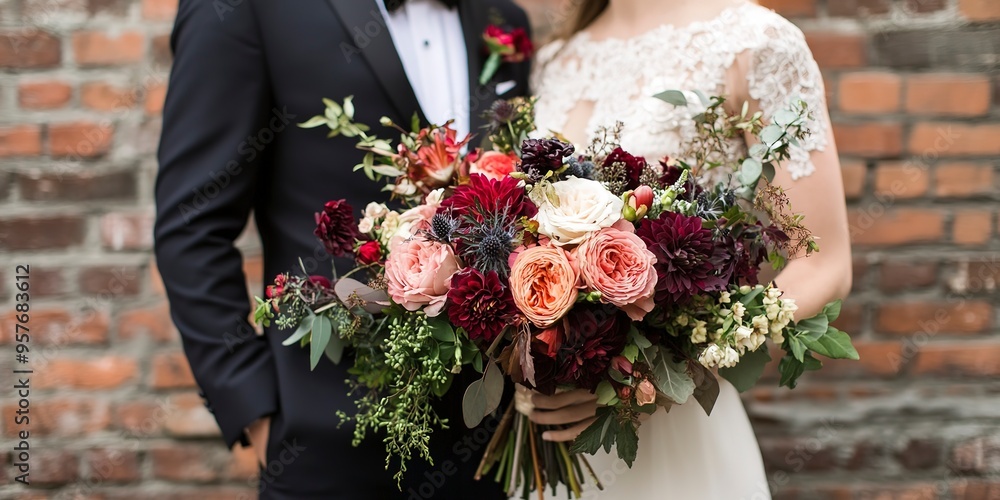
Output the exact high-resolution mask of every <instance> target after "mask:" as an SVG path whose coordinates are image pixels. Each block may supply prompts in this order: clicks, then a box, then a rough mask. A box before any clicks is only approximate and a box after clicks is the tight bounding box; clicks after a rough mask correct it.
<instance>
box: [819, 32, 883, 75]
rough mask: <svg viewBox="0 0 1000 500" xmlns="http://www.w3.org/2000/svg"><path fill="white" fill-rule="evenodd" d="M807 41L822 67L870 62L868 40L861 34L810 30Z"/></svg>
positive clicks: (839, 66) (845, 66)
mask: <svg viewBox="0 0 1000 500" xmlns="http://www.w3.org/2000/svg"><path fill="white" fill-rule="evenodd" d="M806 42H808V43H809V48H810V49H812V53H813V56H814V57H815V58H816V62H818V63H819V65H820V67H822V68H856V67H860V66H864V65H865V64H866V63H867V62H868V56H867V54H866V50H867V48H866V44H867V43H868V41H867V38H865V37H864V36H861V35H850V34H842V33H824V32H809V33H806Z"/></svg>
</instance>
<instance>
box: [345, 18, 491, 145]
mask: <svg viewBox="0 0 1000 500" xmlns="http://www.w3.org/2000/svg"><path fill="white" fill-rule="evenodd" d="M378 1H380V0H327V2H328V3H329V4H330V7H332V8H333V11H334V13H336V14H337V17H339V18H340V22H341V24H343V25H344V30H345V32H346V33H347V36H348V38H349V39H351V40H352V41H353V42H354V43H353V44H352V45H354V46H355V47H357V49H358V50H359V51H360V52H361V54H362V56H364V58H365V60H366V61H367V62H368V66H370V67H371V69H372V72H373V73H374V74H375V78H376V79H377V80H378V82H379V85H381V86H382V88H383V89H385V91H386V93H387V94H388V95H389V100H390V101H392V105H393V107H394V108H395V109H396V111H397V112H398V113H399V117H398V120H400V122H399V123H400V124H401V125H402V126H403V127H404V128H409V123H410V118H411V117H412V116H413V113H417V114H418V115H419V116H420V120H421V122H426V119H425V118H424V113H423V110H421V109H420V102H419V101H418V100H417V95H416V94H415V93H414V92H413V87H412V86H411V84H410V80H409V79H407V77H406V70H405V69H403V62H402V61H401V60H400V59H399V54H398V53H397V52H396V46H395V45H394V44H393V42H392V36H391V35H390V34H389V27H388V25H387V21H386V20H385V19H383V17H382V14H381V11H380V10H379V6H378V4H377V3H376V2H378ZM473 1H476V2H478V1H480V0H473ZM373 23H375V24H377V25H378V28H379V29H378V32H377V33H376V34H375V35H374V36H372V35H370V34H369V33H368V29H367V27H368V26H369V25H372V24H373ZM348 43H350V42H348Z"/></svg>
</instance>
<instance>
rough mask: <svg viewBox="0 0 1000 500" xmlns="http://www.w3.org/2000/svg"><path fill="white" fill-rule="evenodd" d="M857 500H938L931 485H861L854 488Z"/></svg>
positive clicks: (935, 491)
mask: <svg viewBox="0 0 1000 500" xmlns="http://www.w3.org/2000/svg"><path fill="white" fill-rule="evenodd" d="M855 491H856V493H855V494H856V496H855V498H856V499H857V500H938V498H940V497H939V496H938V494H937V490H936V489H935V487H934V485H933V484H905V485H883V484H879V485H874V484H868V485H862V486H857V487H855Z"/></svg>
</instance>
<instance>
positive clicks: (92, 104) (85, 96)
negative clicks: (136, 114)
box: [80, 82, 138, 111]
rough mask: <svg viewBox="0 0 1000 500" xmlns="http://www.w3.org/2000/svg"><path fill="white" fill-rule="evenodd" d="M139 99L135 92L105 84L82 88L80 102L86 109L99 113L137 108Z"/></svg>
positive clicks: (98, 83)
mask: <svg viewBox="0 0 1000 500" xmlns="http://www.w3.org/2000/svg"><path fill="white" fill-rule="evenodd" d="M137 99H138V96H137V95H136V93H135V91H134V90H132V89H129V88H122V87H116V86H114V85H110V84H107V83H104V82H91V83H86V84H84V85H83V87H81V88H80V102H82V103H83V106H84V107H85V108H90V109H93V110H97V111H115V110H120V109H128V108H131V107H132V106H135V103H136V100H137Z"/></svg>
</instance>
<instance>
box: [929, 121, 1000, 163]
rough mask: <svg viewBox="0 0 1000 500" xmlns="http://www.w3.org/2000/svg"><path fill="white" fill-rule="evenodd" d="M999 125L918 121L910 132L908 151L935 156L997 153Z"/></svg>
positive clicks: (988, 154) (993, 154)
mask: <svg viewBox="0 0 1000 500" xmlns="http://www.w3.org/2000/svg"><path fill="white" fill-rule="evenodd" d="M997 137H1000V124H983V125H965V124H958V123H918V124H916V125H915V126H914V127H913V131H912V132H911V133H910V141H909V150H910V152H912V153H915V154H921V155H936V156H997V155H1000V141H998V140H996V138H997Z"/></svg>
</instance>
